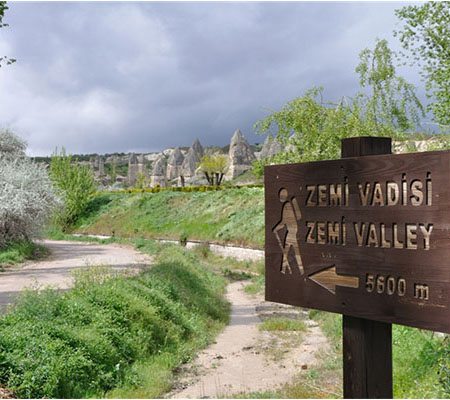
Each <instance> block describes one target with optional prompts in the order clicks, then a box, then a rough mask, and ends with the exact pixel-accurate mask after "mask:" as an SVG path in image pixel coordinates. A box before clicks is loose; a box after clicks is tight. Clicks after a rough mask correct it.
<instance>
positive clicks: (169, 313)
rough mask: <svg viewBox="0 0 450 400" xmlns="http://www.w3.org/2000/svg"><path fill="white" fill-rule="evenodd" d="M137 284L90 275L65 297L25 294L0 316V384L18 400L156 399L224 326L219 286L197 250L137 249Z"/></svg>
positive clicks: (219, 281) (225, 311)
mask: <svg viewBox="0 0 450 400" xmlns="http://www.w3.org/2000/svg"><path fill="white" fill-rule="evenodd" d="M139 247H140V249H141V250H142V251H147V252H151V253H152V254H155V253H156V254H157V256H158V265H156V266H154V267H153V268H151V269H150V270H148V271H146V272H144V273H143V274H140V275H139V276H134V277H126V276H116V277H111V276H108V275H105V271H102V270H98V269H94V270H90V271H88V272H84V273H82V274H80V275H78V276H77V279H76V285H75V288H74V289H73V290H72V291H69V292H65V293H58V292H55V291H53V290H47V291H44V292H36V291H30V292H28V293H27V294H26V295H25V296H24V297H21V298H20V299H19V300H18V303H17V305H16V306H15V307H13V310H12V312H11V313H9V314H7V315H4V316H2V317H0V365H1V368H0V385H5V386H7V387H8V388H10V389H12V390H13V391H14V392H15V394H16V395H18V396H19V397H32V398H41V397H50V398H67V397H69V398H81V397H103V396H105V395H106V396H107V397H108V396H109V397H114V398H117V397H126V398H138V397H144V398H148V397H160V396H161V394H162V393H163V392H164V391H166V390H168V389H169V388H170V380H171V376H172V371H173V370H174V369H175V368H176V366H177V365H179V364H180V363H181V362H183V361H186V360H187V359H189V357H190V356H192V354H193V353H194V351H195V350H196V349H198V348H199V347H203V346H205V345H206V344H207V343H208V342H209V341H211V340H212V338H213V336H214V334H215V333H217V332H218V330H219V329H220V328H221V327H223V325H224V323H225V322H226V321H227V318H228V308H229V306H228V304H227V303H226V302H225V300H224V298H223V295H224V290H225V280H224V279H223V278H221V277H220V276H218V275H217V274H213V273H211V272H210V271H209V269H208V265H207V264H205V263H204V262H202V260H201V259H200V256H199V254H198V253H196V252H192V251H190V252H189V251H186V250H184V249H182V248H181V247H180V246H173V245H161V244H160V245H158V244H154V243H149V242H141V243H140V245H139Z"/></svg>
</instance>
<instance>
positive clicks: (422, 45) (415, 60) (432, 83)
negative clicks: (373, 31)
mask: <svg viewBox="0 0 450 400" xmlns="http://www.w3.org/2000/svg"><path fill="white" fill-rule="evenodd" d="M395 13H396V15H397V17H398V18H399V19H400V21H401V22H402V23H403V25H402V26H401V28H400V29H399V30H397V31H394V35H396V36H397V37H398V38H399V39H400V42H401V44H402V46H403V48H404V50H405V52H404V53H403V55H404V56H407V57H408V58H409V59H410V60H411V61H412V64H417V65H419V66H420V67H421V74H422V76H423V78H424V79H425V83H426V89H427V92H428V96H429V97H430V98H431V99H432V101H431V102H430V104H429V105H428V106H427V109H428V110H429V111H431V112H432V113H433V116H434V119H435V121H436V122H437V123H438V124H440V125H441V127H446V128H448V127H449V125H450V2H448V1H442V2H437V1H436V2H435V1H430V2H425V3H423V4H420V5H408V6H405V7H403V8H401V9H399V10H396V11H395Z"/></svg>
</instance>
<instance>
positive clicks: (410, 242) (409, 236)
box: [406, 224, 417, 249]
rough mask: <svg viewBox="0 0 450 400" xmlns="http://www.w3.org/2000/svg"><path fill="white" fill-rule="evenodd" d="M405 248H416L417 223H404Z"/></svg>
mask: <svg viewBox="0 0 450 400" xmlns="http://www.w3.org/2000/svg"><path fill="white" fill-rule="evenodd" d="M406 248H407V249H417V225H416V224H406Z"/></svg>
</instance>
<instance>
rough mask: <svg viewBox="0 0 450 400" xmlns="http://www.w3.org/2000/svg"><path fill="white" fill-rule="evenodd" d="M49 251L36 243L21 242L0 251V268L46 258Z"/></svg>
mask: <svg viewBox="0 0 450 400" xmlns="http://www.w3.org/2000/svg"><path fill="white" fill-rule="evenodd" d="M48 254H49V251H48V250H47V249H46V248H45V247H43V246H40V245H38V244H36V243H33V242H27V241H21V242H16V243H11V244H10V245H8V246H7V247H6V248H3V249H0V266H1V265H5V264H6V265H11V264H19V263H22V262H24V261H26V260H38V259H41V258H44V257H46V256H48Z"/></svg>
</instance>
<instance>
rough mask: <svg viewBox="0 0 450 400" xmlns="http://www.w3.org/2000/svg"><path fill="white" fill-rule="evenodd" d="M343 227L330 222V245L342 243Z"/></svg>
mask: <svg viewBox="0 0 450 400" xmlns="http://www.w3.org/2000/svg"><path fill="white" fill-rule="evenodd" d="M340 235H341V227H340V224H339V223H338V222H328V243H330V244H339V243H340V241H341V237H340Z"/></svg>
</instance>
